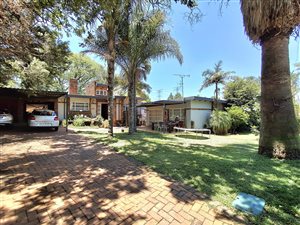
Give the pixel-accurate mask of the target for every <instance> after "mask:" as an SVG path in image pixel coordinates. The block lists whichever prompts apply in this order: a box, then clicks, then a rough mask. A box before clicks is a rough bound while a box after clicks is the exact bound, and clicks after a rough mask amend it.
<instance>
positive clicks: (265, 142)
mask: <svg viewBox="0 0 300 225" xmlns="http://www.w3.org/2000/svg"><path fill="white" fill-rule="evenodd" d="M241 11H242V14H243V20H244V27H245V31H246V33H247V35H248V37H249V39H250V40H251V41H252V42H253V43H255V44H260V45H261V46H262V72H261V81H262V82H261V85H262V87H261V89H262V90H261V128H260V140H259V150H258V152H259V153H260V154H263V155H267V156H269V157H280V158H287V159H300V139H299V127H298V125H297V120H296V116H295V110H294V106H293V97H292V91H291V76H290V67H289V53H288V51H289V48H288V44H289V38H290V36H291V35H292V33H293V32H294V34H297V31H299V24H300V10H299V0H286V1H282V0H270V1H260V0H241Z"/></svg>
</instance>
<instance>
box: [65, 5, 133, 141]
mask: <svg viewBox="0 0 300 225" xmlns="http://www.w3.org/2000/svg"><path fill="white" fill-rule="evenodd" d="M75 2H76V1H75ZM130 5H131V0H125V1H122V0H111V1H104V0H93V1H88V2H79V7H78V6H77V7H75V10H74V7H72V5H71V6H70V7H71V11H73V12H75V13H79V16H77V21H78V22H77V23H78V24H81V23H82V24H85V23H89V24H91V25H94V27H95V25H96V27H97V28H96V30H91V31H90V32H89V35H88V37H87V38H86V39H85V43H84V46H85V47H86V51H85V52H89V53H93V54H96V55H98V56H100V57H102V58H104V59H105V60H106V62H107V84H108V120H109V125H110V126H109V134H110V135H111V136H113V88H114V74H115V60H116V44H117V43H118V42H119V41H120V38H119V36H118V34H119V32H120V30H122V29H123V27H122V26H121V25H122V21H123V20H124V18H126V17H127V16H128V13H130V10H128V8H129V6H130ZM98 24H100V25H98Z"/></svg>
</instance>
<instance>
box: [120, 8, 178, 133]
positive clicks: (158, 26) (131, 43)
mask: <svg viewBox="0 0 300 225" xmlns="http://www.w3.org/2000/svg"><path fill="white" fill-rule="evenodd" d="M165 19H166V17H165V14H164V13H163V12H161V11H154V12H149V13H144V12H142V11H141V10H140V9H137V10H136V11H135V12H134V13H133V18H132V21H131V23H130V25H129V26H128V29H129V30H128V40H127V42H126V43H125V44H123V45H121V46H120V47H121V48H120V49H119V52H118V53H117V58H116V62H117V64H118V65H120V66H121V68H122V71H123V73H124V74H125V75H126V77H127V79H128V97H129V134H132V133H134V132H135V131H136V87H137V84H140V86H144V87H145V85H144V84H143V83H141V81H142V80H145V79H146V77H147V74H148V73H149V72H150V69H151V67H150V61H151V60H159V59H164V58H166V57H175V58H176V59H178V61H179V63H182V58H183V57H182V55H181V53H180V48H179V45H178V43H177V42H176V41H175V40H174V39H173V38H172V37H171V35H170V32H169V31H165V30H163V26H164V24H165Z"/></svg>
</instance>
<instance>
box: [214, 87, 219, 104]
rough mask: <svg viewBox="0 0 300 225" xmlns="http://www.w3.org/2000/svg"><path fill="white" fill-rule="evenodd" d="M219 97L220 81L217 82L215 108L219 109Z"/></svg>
mask: <svg viewBox="0 0 300 225" xmlns="http://www.w3.org/2000/svg"><path fill="white" fill-rule="evenodd" d="M218 98H219V93H218V82H216V98H215V110H218Z"/></svg>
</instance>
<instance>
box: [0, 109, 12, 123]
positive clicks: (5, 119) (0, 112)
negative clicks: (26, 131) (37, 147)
mask: <svg viewBox="0 0 300 225" xmlns="http://www.w3.org/2000/svg"><path fill="white" fill-rule="evenodd" d="M13 120H14V117H13V116H12V115H11V114H10V113H9V112H8V110H7V109H0V125H7V126H10V125H12V123H13Z"/></svg>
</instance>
